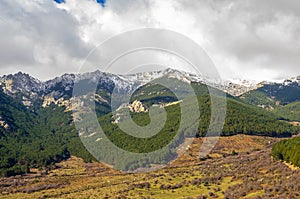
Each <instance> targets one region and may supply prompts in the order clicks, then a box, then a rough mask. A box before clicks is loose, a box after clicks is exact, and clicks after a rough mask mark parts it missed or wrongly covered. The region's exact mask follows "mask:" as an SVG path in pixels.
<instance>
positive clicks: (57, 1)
mask: <svg viewBox="0 0 300 199" xmlns="http://www.w3.org/2000/svg"><path fill="white" fill-rule="evenodd" d="M54 1H55V2H56V3H66V0H54Z"/></svg>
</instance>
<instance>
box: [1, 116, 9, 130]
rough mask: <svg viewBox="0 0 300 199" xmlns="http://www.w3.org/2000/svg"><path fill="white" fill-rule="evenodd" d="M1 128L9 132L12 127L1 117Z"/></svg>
mask: <svg viewBox="0 0 300 199" xmlns="http://www.w3.org/2000/svg"><path fill="white" fill-rule="evenodd" d="M0 126H2V127H3V128H4V129H5V130H8V129H9V128H10V126H9V125H8V124H7V122H6V121H5V120H4V119H3V118H2V116H0Z"/></svg>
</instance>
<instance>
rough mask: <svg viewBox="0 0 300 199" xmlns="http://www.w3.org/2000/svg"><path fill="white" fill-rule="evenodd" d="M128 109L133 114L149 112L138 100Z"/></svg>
mask: <svg viewBox="0 0 300 199" xmlns="http://www.w3.org/2000/svg"><path fill="white" fill-rule="evenodd" d="M128 108H129V110H130V111H131V112H135V113H141V112H147V109H146V108H145V107H144V105H143V104H142V102H140V101H138V100H135V101H134V102H132V104H130V105H129V106H128Z"/></svg>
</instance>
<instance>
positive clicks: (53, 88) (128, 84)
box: [0, 69, 261, 106]
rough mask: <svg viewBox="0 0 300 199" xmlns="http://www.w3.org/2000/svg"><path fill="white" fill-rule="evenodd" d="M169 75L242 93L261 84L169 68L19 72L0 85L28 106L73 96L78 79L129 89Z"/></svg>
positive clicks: (6, 77) (4, 90)
mask: <svg viewBox="0 0 300 199" xmlns="http://www.w3.org/2000/svg"><path fill="white" fill-rule="evenodd" d="M162 76H167V77H170V78H177V79H180V80H182V81H185V82H200V83H205V84H207V85H210V86H213V87H216V88H218V89H221V90H223V91H225V92H227V93H229V94H231V95H233V96H239V95H241V94H243V93H246V92H248V91H251V90H254V89H257V88H258V87H260V86H261V85H260V84H255V83H253V82H249V81H246V80H244V81H243V82H241V83H233V82H231V81H221V82H215V80H213V79H209V78H208V77H204V76H198V75H194V74H191V73H187V72H183V71H178V70H174V69H166V70H161V71H153V72H143V73H136V74H129V75H115V74H110V73H105V72H101V71H98V70H97V71H94V72H89V73H83V74H64V75H62V76H60V77H56V78H54V79H51V80H48V81H40V80H38V79H36V78H34V77H32V76H30V75H29V74H26V73H22V72H18V73H16V74H9V75H4V76H2V77H0V86H1V87H2V90H3V92H4V93H6V94H8V95H10V96H13V97H15V96H16V95H19V94H22V101H23V104H24V105H25V106H32V99H34V100H37V99H39V98H43V97H45V96H47V95H51V96H53V97H54V98H56V99H59V98H61V97H63V96H64V95H67V96H68V97H71V92H72V88H73V86H74V82H75V80H76V79H77V80H78V79H79V80H82V79H89V80H91V81H93V80H96V79H99V80H100V84H106V85H107V86H116V87H117V88H118V89H123V90H124V91H128V90H130V89H132V87H133V86H134V85H135V86H137V85H139V86H142V85H144V84H145V83H147V82H148V81H151V80H153V79H155V78H158V77H162Z"/></svg>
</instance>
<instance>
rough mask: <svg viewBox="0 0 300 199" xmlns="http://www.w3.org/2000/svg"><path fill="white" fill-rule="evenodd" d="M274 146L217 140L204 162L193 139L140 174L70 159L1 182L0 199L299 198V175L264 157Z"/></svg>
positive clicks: (266, 140)
mask: <svg viewBox="0 0 300 199" xmlns="http://www.w3.org/2000/svg"><path fill="white" fill-rule="evenodd" d="M279 140H280V139H278V138H270V137H261V136H247V135H236V136H231V137H221V138H220V140H219V142H218V144H217V145H216V146H215V148H214V150H213V151H212V153H211V154H210V157H209V158H208V159H207V160H199V158H198V151H199V146H200V145H201V142H202V138H199V139H195V140H194V142H193V144H192V145H191V148H190V150H188V151H187V152H186V153H185V154H184V155H183V156H181V157H180V158H179V159H178V160H177V161H176V162H174V163H172V164H171V165H169V166H168V167H166V168H164V169H162V170H159V171H156V172H150V173H141V174H128V173H122V172H118V171H115V170H112V169H110V168H108V167H105V166H104V165H102V164H100V163H96V162H93V163H84V162H83V161H82V159H80V158H76V157H71V158H70V159H68V160H66V161H63V162H61V163H57V164H56V168H55V169H53V170H51V171H49V172H48V173H45V171H37V170H32V173H30V174H27V175H25V176H16V177H10V178H1V179H0V185H1V186H0V187H1V188H0V193H1V194H0V195H1V196H0V198H174V197H175V198H195V199H196V198H228V199H231V198H233V199H234V198H252V199H254V198H257V199H258V198H299V196H300V195H299V194H300V185H299V183H296V182H299V181H300V169H296V170H294V169H291V168H290V167H289V166H287V165H286V164H285V163H283V162H280V161H275V160H273V159H272V158H271V156H270V151H271V147H272V145H273V144H274V143H276V142H277V141H279ZM233 151H234V152H235V153H233Z"/></svg>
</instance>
